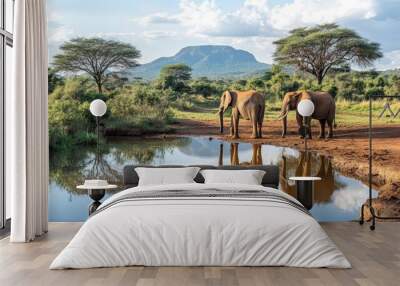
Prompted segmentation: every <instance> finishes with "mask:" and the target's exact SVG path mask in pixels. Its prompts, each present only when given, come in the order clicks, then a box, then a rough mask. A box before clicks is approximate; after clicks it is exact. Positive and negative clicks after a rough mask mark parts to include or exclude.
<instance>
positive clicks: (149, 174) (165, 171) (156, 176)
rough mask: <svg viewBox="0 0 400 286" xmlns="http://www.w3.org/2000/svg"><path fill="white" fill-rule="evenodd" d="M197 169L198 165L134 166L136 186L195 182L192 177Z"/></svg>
mask: <svg viewBox="0 0 400 286" xmlns="http://www.w3.org/2000/svg"><path fill="white" fill-rule="evenodd" d="M199 170H200V168H199V167H185V168H146V167H137V168H135V171H136V173H137V174H138V176H139V184H138V186H151V185H171V184H188V183H195V181H194V180H193V179H194V178H195V177H196V175H197V173H198V172H199Z"/></svg>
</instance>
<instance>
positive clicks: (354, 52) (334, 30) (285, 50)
mask: <svg viewBox="0 0 400 286" xmlns="http://www.w3.org/2000/svg"><path fill="white" fill-rule="evenodd" d="M274 44H275V45H276V46H277V47H276V51H275V53H274V59H275V61H276V62H278V63H279V64H282V65H290V66H294V67H296V68H298V69H299V70H301V71H304V72H307V73H310V74H312V75H314V76H315V77H316V78H317V81H318V83H319V84H321V83H322V81H323V79H324V77H325V76H326V75H327V73H328V72H329V71H330V70H332V69H340V68H343V66H346V65H349V64H357V65H359V66H362V67H366V66H369V65H371V64H372V63H373V61H374V60H376V59H378V58H381V57H382V56H383V55H382V52H381V51H380V46H379V44H378V43H374V42H370V41H368V40H367V39H364V38H362V37H361V36H360V35H358V34H357V33H356V32H355V31H353V30H350V29H346V28H342V27H339V26H338V25H337V24H325V25H318V26H314V27H309V28H307V27H303V28H298V29H294V30H292V31H290V33H289V36H287V37H285V38H283V39H280V40H278V41H275V42H274Z"/></svg>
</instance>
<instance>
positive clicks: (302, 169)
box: [279, 152, 343, 203]
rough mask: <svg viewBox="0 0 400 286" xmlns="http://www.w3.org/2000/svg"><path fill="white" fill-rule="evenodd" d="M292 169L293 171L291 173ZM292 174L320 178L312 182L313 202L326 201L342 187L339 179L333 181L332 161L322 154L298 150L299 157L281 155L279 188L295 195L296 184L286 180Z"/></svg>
mask: <svg viewBox="0 0 400 286" xmlns="http://www.w3.org/2000/svg"><path fill="white" fill-rule="evenodd" d="M296 165H297V166H296ZM293 166H295V168H293ZM293 169H294V173H292V172H293ZM292 176H295V177H308V176H316V177H320V178H322V180H321V181H315V182H314V190H315V192H314V202H316V203H320V202H328V201H329V200H330V199H331V196H332V194H333V193H334V192H335V191H336V190H339V189H340V188H343V185H342V184H340V182H339V181H335V177H334V170H333V167H332V161H331V160H330V159H329V158H328V157H326V156H323V155H316V154H312V153H306V152H300V155H299V158H293V157H291V158H287V157H286V156H282V164H281V168H280V176H279V178H280V180H279V183H280V188H281V190H283V191H284V192H286V193H288V194H290V195H292V196H294V197H295V196H296V186H295V185H294V184H293V182H290V181H289V180H288V178H289V177H292Z"/></svg>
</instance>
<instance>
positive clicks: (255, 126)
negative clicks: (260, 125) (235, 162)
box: [250, 117, 258, 139]
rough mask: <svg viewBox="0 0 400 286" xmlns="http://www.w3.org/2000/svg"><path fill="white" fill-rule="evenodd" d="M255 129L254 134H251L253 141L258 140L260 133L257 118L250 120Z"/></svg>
mask: <svg viewBox="0 0 400 286" xmlns="http://www.w3.org/2000/svg"><path fill="white" fill-rule="evenodd" d="M250 120H251V123H252V127H253V132H252V134H251V139H256V138H258V132H257V118H256V117H253V118H251V119H250Z"/></svg>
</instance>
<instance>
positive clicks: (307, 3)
mask: <svg viewBox="0 0 400 286" xmlns="http://www.w3.org/2000/svg"><path fill="white" fill-rule="evenodd" d="M179 8H180V11H179V13H177V14H172V15H171V14H165V13H156V14H152V15H148V16H146V17H143V18H141V19H139V22H140V23H141V24H144V25H150V24H160V23H163V24H164V23H173V24H180V25H182V26H183V27H185V28H186V29H187V31H188V33H190V34H197V35H203V36H208V37H271V36H276V35H282V34H283V33H285V32H287V31H288V30H290V29H293V28H296V27H299V26H307V25H314V24H321V23H330V22H337V21H341V20H347V19H353V18H357V19H370V18H373V17H375V16H376V13H377V12H376V11H377V0H363V1H359V0H332V1H322V0H293V2H291V3H287V4H282V5H275V6H272V5H269V4H268V2H267V0H245V1H244V2H243V4H242V6H241V7H239V8H238V9H236V10H235V11H232V12H225V11H223V10H222V9H221V8H220V7H218V5H217V4H216V1H215V0H201V1H195V0H181V1H180V5H179Z"/></svg>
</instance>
